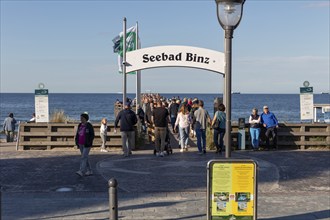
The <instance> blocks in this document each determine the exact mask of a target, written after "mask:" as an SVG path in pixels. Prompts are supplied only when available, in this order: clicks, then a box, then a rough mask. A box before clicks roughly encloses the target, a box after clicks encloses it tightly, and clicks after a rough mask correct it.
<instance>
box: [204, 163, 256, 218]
mask: <svg viewBox="0 0 330 220" xmlns="http://www.w3.org/2000/svg"><path fill="white" fill-rule="evenodd" d="M257 168H258V165H257V163H256V162H255V161H253V160H240V159H231V160H228V159H222V160H221V159H219V160H211V161H209V162H208V164H207V185H208V186H207V219H208V220H255V219H257V192H258V191H257Z"/></svg>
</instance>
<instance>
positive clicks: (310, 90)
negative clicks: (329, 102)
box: [300, 87, 313, 93]
mask: <svg viewBox="0 0 330 220" xmlns="http://www.w3.org/2000/svg"><path fill="white" fill-rule="evenodd" d="M300 93H313V87H300Z"/></svg>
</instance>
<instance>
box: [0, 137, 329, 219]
mask: <svg viewBox="0 0 330 220" xmlns="http://www.w3.org/2000/svg"><path fill="white" fill-rule="evenodd" d="M14 149H15V147H14V146H13V145H7V144H3V143H1V147H0V158H1V160H0V173H1V179H0V184H1V217H2V218H1V219H4V220H7V219H10V220H11V219H107V218H108V217H109V207H108V191H107V190H108V186H107V185H108V184H107V180H109V179H110V178H112V177H115V178H116V179H117V180H118V182H119V193H118V196H119V217H120V219H206V215H205V213H206V164H207V162H208V161H209V160H211V159H214V158H224V156H216V155H215V154H214V153H213V152H209V153H207V154H206V155H204V156H200V155H197V152H196V150H195V149H190V151H189V152H187V153H180V152H178V149H175V151H174V154H173V155H170V156H167V157H164V158H157V157H155V156H153V155H152V151H151V150H141V151H135V152H133V155H132V157H130V158H124V157H122V156H121V155H120V154H119V153H118V152H115V151H113V152H109V153H101V152H99V151H98V150H97V149H94V150H92V152H91V156H90V160H91V164H92V167H93V170H94V175H93V176H89V177H84V178H80V177H77V176H76V175H75V171H76V170H77V169H78V167H79V152H78V151H77V150H73V149H72V150H70V149H68V150H66V151H59V150H51V151H15V150H14ZM232 156H233V158H249V159H254V160H255V161H257V162H258V164H259V183H258V190H259V191H258V194H259V195H258V219H265V220H266V219H267V220H275V219H279V220H289V219H290V220H291V219H292V220H296V219H301V220H305V219H306V220H309V219H311V220H314V219H330V182H329V181H330V171H329V165H330V164H329V163H330V162H329V158H330V157H329V156H330V152H329V151H325V150H323V151H298V150H296V151H269V152H266V151H265V152H251V151H241V152H233V154H232ZM69 190H70V191H69ZM61 191H69V192H61Z"/></svg>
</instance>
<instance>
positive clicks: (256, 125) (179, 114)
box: [3, 94, 278, 176]
mask: <svg viewBox="0 0 330 220" xmlns="http://www.w3.org/2000/svg"><path fill="white" fill-rule="evenodd" d="M132 104H134V100H133V101H132V100H130V99H128V100H127V102H126V103H124V108H123V110H121V111H120V112H119V113H118V114H117V116H116V120H115V124H114V127H115V129H114V132H115V133H116V132H117V129H118V125H119V124H120V134H121V138H122V148H123V154H124V156H125V157H129V156H130V155H131V154H132V150H134V147H135V144H134V143H135V133H134V132H135V129H134V126H135V125H136V124H137V122H138V120H139V121H140V124H141V128H142V131H144V132H147V127H148V126H149V125H151V124H152V125H153V126H154V135H155V151H156V153H155V154H156V156H157V157H164V155H165V145H166V143H165V142H166V136H167V135H168V133H169V132H170V129H171V130H172V132H173V133H176V134H178V139H179V145H180V152H185V151H188V150H189V147H190V146H189V138H190V136H191V137H194V136H196V139H197V148H198V154H200V155H203V154H206V129H207V128H208V126H210V127H211V128H212V130H213V142H214V145H215V147H216V151H215V152H216V153H217V154H221V152H222V151H223V149H224V136H225V133H226V114H225V109H226V107H225V106H224V105H223V104H219V105H218V106H217V108H216V109H215V113H214V116H213V118H211V117H210V115H209V113H208V111H207V110H206V109H205V108H204V102H203V100H199V99H198V98H183V99H181V98H180V97H172V98H171V99H168V98H165V97H162V96H160V95H159V94H144V95H143V97H142V105H141V106H140V105H136V106H137V111H136V112H134V111H132V109H131V105H132ZM30 122H35V114H33V116H32V119H31V120H30ZM249 124H250V129H249V131H250V136H251V145H252V148H253V150H258V149H259V146H260V144H259V140H260V135H261V133H262V132H263V133H264V135H265V137H266V141H265V142H266V149H270V139H272V140H273V145H272V147H273V148H274V149H276V148H277V141H276V140H277V128H278V121H277V119H276V117H275V115H274V114H273V113H272V112H270V111H269V108H268V106H264V107H263V112H262V114H261V115H259V114H258V109H256V108H253V109H252V113H251V115H250V116H249ZM15 125H16V120H15V118H14V114H13V113H10V114H9V115H8V117H7V118H6V119H5V121H4V123H3V131H4V132H5V134H6V137H7V142H13V140H14V131H15ZM169 128H170V129H169ZM107 131H108V127H107V119H106V118H103V119H102V120H101V126H100V137H101V140H102V144H101V149H100V150H101V152H108V151H107V150H106V141H107ZM94 137H95V132H94V128H93V126H92V124H91V123H90V122H89V115H88V113H87V112H84V113H82V114H81V115H80V123H79V125H78V129H77V132H76V135H75V143H76V145H77V147H78V149H79V150H80V153H81V161H80V169H79V170H78V171H77V172H76V174H77V175H79V176H89V175H92V174H93V173H92V169H91V166H90V163H89V160H88V155H89V152H90V149H91V147H92V146H93V140H94Z"/></svg>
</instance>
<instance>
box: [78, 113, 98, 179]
mask: <svg viewBox="0 0 330 220" xmlns="http://www.w3.org/2000/svg"><path fill="white" fill-rule="evenodd" d="M88 120H89V116H88V114H86V113H82V114H81V115H80V121H81V122H80V123H79V125H78V129H77V133H76V136H75V142H76V145H77V146H78V148H79V150H80V153H81V160H80V168H79V170H78V171H77V172H76V174H77V175H78V176H81V177H82V176H84V175H85V176H90V175H93V172H92V167H91V165H90V163H89V160H88V156H89V152H90V150H91V148H92V146H93V140H94V137H95V134H94V128H93V125H92V124H91V123H89V122H88Z"/></svg>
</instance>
